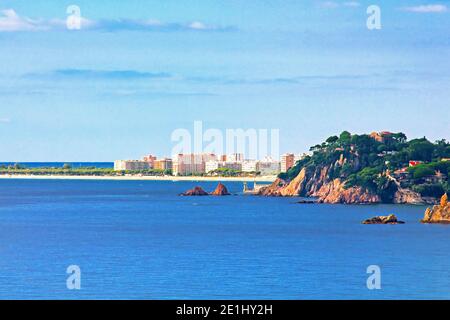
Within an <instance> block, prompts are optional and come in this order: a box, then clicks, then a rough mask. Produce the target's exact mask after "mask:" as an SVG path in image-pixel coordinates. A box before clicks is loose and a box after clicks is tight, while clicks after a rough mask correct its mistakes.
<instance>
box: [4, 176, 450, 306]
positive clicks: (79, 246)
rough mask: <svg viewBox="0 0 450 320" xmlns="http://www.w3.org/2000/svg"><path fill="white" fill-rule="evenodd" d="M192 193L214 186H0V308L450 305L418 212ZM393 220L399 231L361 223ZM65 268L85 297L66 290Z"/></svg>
mask: <svg viewBox="0 0 450 320" xmlns="http://www.w3.org/2000/svg"><path fill="white" fill-rule="evenodd" d="M195 185H201V186H202V187H203V188H204V189H205V190H208V191H210V190H213V189H214V187H215V184H214V183H203V182H202V183H194V182H155V181H83V180H74V181H72V180H70V181H66V180H1V181H0V298H2V299H10V298H19V299H37V298H40V299H49V298H55V299H130V298H136V299H178V298H180V299H185V298H186V299H241V298H242V299H392V298H396V299H432V298H435V299H449V298H450V226H444V225H422V224H420V223H419V219H420V218H421V217H422V216H423V212H424V210H425V207H422V206H399V205H396V206H394V205H376V206H345V205H301V204H296V203H295V201H296V200H295V199H287V198H260V197H253V196H243V195H236V196H230V197H179V196H178V193H180V192H183V191H185V190H186V189H189V188H191V187H193V186H195ZM226 185H227V187H228V188H229V189H230V190H231V191H232V192H233V193H239V192H240V191H241V189H242V184H241V183H236V182H233V183H226ZM390 213H395V214H396V215H397V216H398V217H399V218H400V219H401V220H404V221H406V224H405V225H362V224H361V221H362V220H363V219H366V218H369V217H372V216H375V215H381V214H382V215H386V214H390ZM69 265H78V266H79V267H80V269H81V290H74V291H72V290H68V289H67V287H66V279H67V277H68V274H66V268H67V267H68V266H69ZM369 265H378V266H380V268H381V290H368V289H367V286H366V280H367V278H368V276H369V275H368V274H367V273H366V270H367V267H368V266H369Z"/></svg>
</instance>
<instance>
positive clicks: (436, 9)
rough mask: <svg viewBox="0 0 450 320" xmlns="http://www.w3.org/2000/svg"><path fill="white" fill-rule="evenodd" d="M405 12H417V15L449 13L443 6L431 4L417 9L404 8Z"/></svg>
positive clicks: (416, 7)
mask: <svg viewBox="0 0 450 320" xmlns="http://www.w3.org/2000/svg"><path fill="white" fill-rule="evenodd" d="M403 10H404V11H408V12H416V13H442V12H447V11H448V8H447V6H445V5H442V4H429V5H422V6H415V7H406V8H403Z"/></svg>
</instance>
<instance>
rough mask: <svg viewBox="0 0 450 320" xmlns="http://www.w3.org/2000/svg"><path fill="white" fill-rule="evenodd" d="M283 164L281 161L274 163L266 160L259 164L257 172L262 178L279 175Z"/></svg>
mask: <svg viewBox="0 0 450 320" xmlns="http://www.w3.org/2000/svg"><path fill="white" fill-rule="evenodd" d="M280 170H281V164H280V161H274V160H272V159H265V160H263V161H259V162H258V163H257V171H259V172H260V175H262V176H271V175H277V174H279V173H280Z"/></svg>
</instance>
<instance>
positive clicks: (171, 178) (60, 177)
mask: <svg viewBox="0 0 450 320" xmlns="http://www.w3.org/2000/svg"><path fill="white" fill-rule="evenodd" d="M0 179H36V180H117V181H133V180H136V181H141V180H147V181H174V182H176V181H199V182H200V181H213V182H214V181H217V182H219V181H236V182H244V181H246V182H253V181H256V182H273V181H274V180H275V179H276V176H265V177H257V178H251V177H174V176H163V177H159V176H139V175H129V176H65V175H0Z"/></svg>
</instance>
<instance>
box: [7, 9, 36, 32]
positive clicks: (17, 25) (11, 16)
mask: <svg viewBox="0 0 450 320" xmlns="http://www.w3.org/2000/svg"><path fill="white" fill-rule="evenodd" d="M39 29H41V26H40V22H39V21H36V20H31V19H28V18H22V17H19V16H18V15H17V13H16V12H15V11H14V10H13V9H5V10H1V11H0V31H5V32H8V31H9V32H12V31H37V30H39Z"/></svg>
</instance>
